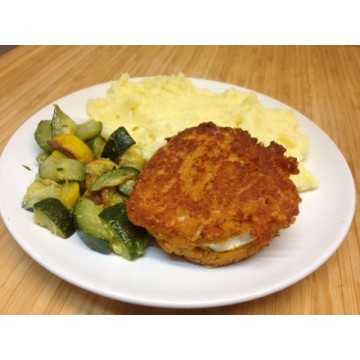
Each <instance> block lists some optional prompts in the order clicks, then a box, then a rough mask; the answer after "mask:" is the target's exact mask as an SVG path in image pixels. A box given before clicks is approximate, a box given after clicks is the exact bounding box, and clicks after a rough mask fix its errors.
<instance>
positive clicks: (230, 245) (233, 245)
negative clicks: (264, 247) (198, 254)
mask: <svg viewBox="0 0 360 360" xmlns="http://www.w3.org/2000/svg"><path fill="white" fill-rule="evenodd" d="M254 240H255V238H254V237H252V236H251V235H250V234H249V233H246V234H244V235H240V236H235V237H233V238H230V239H229V240H227V241H225V242H223V243H210V244H207V245H206V247H208V248H210V249H211V250H212V251H216V252H223V251H231V250H235V249H237V248H239V247H242V246H245V245H247V244H249V243H251V242H252V241H254Z"/></svg>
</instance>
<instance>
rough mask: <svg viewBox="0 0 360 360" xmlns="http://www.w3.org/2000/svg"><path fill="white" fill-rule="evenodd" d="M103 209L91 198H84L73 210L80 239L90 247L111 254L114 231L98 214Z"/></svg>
mask: <svg viewBox="0 0 360 360" xmlns="http://www.w3.org/2000/svg"><path fill="white" fill-rule="evenodd" d="M102 210H103V207H102V206H99V205H96V204H95V203H93V202H92V201H91V200H89V199H86V198H82V199H79V200H78V201H77V202H76V205H75V207H74V210H73V216H74V223H75V227H76V229H77V232H78V234H79V237H80V239H81V240H82V241H83V242H84V243H85V245H87V246H88V247H89V248H90V249H92V250H94V251H97V252H99V253H102V254H110V253H111V251H112V249H111V243H112V240H113V237H114V235H113V231H112V229H111V227H109V225H108V224H107V223H106V222H105V221H103V220H102V219H101V218H100V217H99V216H98V215H99V213H100V212H101V211H102Z"/></svg>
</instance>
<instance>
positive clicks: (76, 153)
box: [48, 134, 94, 163]
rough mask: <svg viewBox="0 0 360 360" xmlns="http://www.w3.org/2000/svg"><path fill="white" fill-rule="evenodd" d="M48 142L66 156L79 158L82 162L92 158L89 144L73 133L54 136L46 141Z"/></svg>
mask: <svg viewBox="0 0 360 360" xmlns="http://www.w3.org/2000/svg"><path fill="white" fill-rule="evenodd" d="M48 144H49V145H50V146H51V147H52V148H53V149H54V150H58V151H60V152H62V153H63V154H65V155H66V156H68V157H71V158H73V159H76V160H79V161H81V162H82V163H88V162H90V161H92V160H94V154H93V152H92V151H91V149H90V148H89V146H88V145H86V144H85V143H84V141H82V140H81V139H79V138H78V137H77V136H75V135H71V134H63V135H58V136H54V137H53V138H52V139H50V140H49V141H48Z"/></svg>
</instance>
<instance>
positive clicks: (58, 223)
mask: <svg viewBox="0 0 360 360" xmlns="http://www.w3.org/2000/svg"><path fill="white" fill-rule="evenodd" d="M34 221H35V223H36V224H38V225H40V226H42V227H44V228H47V229H49V230H50V231H51V233H53V234H55V235H58V236H60V237H62V238H64V239H66V238H68V237H70V236H71V235H72V234H73V233H74V232H75V227H74V223H73V220H72V216H71V213H70V211H69V210H68V209H66V207H65V206H64V205H63V204H62V202H61V201H60V200H58V199H55V198H46V199H43V200H41V201H39V202H37V203H35V204H34Z"/></svg>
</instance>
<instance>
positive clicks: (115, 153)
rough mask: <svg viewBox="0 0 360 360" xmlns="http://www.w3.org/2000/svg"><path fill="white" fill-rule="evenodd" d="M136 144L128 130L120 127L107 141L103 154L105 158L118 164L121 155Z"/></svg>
mask: <svg viewBox="0 0 360 360" xmlns="http://www.w3.org/2000/svg"><path fill="white" fill-rule="evenodd" d="M134 144H135V141H134V139H133V138H132V137H131V136H130V134H129V133H128V132H127V130H126V129H125V128H124V127H123V126H120V127H119V128H118V129H117V130H115V131H114V132H113V133H112V134H111V135H110V137H109V139H108V140H107V141H106V144H105V147H104V150H103V152H102V155H101V156H102V157H103V158H109V159H110V160H112V161H114V162H116V163H117V162H118V161H119V159H120V157H121V155H122V154H123V153H124V152H125V151H126V150H127V149H128V148H129V147H130V146H132V145H134Z"/></svg>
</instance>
